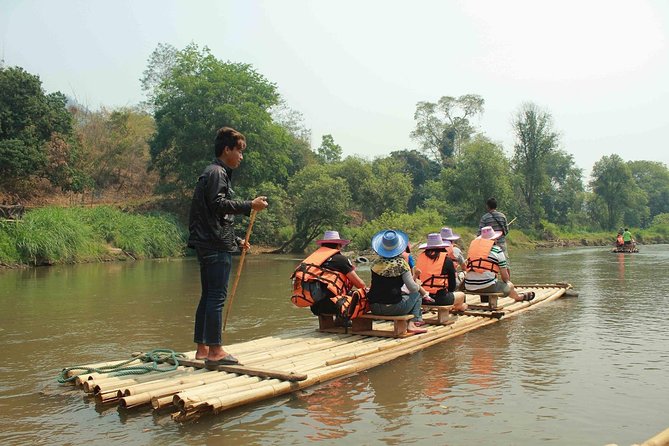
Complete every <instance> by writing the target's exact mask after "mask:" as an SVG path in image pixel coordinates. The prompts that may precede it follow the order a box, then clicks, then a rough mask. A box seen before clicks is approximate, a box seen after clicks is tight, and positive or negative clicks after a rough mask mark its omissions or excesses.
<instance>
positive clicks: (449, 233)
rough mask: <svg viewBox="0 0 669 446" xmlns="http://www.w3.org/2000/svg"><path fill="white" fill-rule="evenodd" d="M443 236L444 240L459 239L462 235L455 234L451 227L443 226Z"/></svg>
mask: <svg viewBox="0 0 669 446" xmlns="http://www.w3.org/2000/svg"><path fill="white" fill-rule="evenodd" d="M441 238H442V239H444V240H451V241H452V240H458V239H459V238H460V236H459V235H458V234H454V233H453V230H452V229H451V228H441Z"/></svg>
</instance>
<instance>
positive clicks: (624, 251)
mask: <svg viewBox="0 0 669 446" xmlns="http://www.w3.org/2000/svg"><path fill="white" fill-rule="evenodd" d="M611 252H619V253H621V254H633V253H635V252H639V248H637V247H634V248H632V249H629V248H625V247H624V246H616V247H615V248H613V249H612V250H611Z"/></svg>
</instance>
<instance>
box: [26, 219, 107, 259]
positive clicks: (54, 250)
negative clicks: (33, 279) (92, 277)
mask: <svg viewBox="0 0 669 446" xmlns="http://www.w3.org/2000/svg"><path fill="white" fill-rule="evenodd" d="M16 249H17V251H18V252H19V254H20V256H21V259H22V260H23V261H27V262H29V263H32V264H33V265H42V264H52V263H62V262H66V263H71V262H77V261H82V260H91V259H96V258H97V257H99V256H100V255H101V254H102V253H103V252H104V250H103V248H102V247H101V246H100V245H99V244H98V243H95V241H94V235H93V231H92V230H91V228H90V227H89V226H88V225H86V223H85V222H83V221H82V220H80V219H79V218H77V215H76V214H75V213H74V212H72V211H71V210H68V209H63V208H56V207H48V208H42V209H37V210H34V211H30V212H27V213H26V214H25V216H24V217H23V220H21V221H20V222H18V223H17V226H16Z"/></svg>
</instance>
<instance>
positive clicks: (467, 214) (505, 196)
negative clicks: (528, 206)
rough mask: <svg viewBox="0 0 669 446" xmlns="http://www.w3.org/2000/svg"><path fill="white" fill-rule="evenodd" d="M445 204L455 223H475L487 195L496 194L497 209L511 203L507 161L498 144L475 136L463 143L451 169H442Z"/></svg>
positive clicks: (506, 208)
mask: <svg viewBox="0 0 669 446" xmlns="http://www.w3.org/2000/svg"><path fill="white" fill-rule="evenodd" d="M442 181H443V184H444V191H445V194H446V195H445V197H443V199H444V201H445V204H444V207H445V208H446V207H447V206H448V207H447V208H448V209H451V210H452V212H453V213H454V215H452V216H450V217H452V218H455V219H456V220H457V222H458V223H461V224H467V225H477V224H478V222H479V219H480V217H481V214H482V213H483V212H485V209H484V205H485V202H486V200H487V199H488V198H490V197H495V198H497V202H498V203H499V206H500V210H502V209H504V210H505V212H507V213H508V211H507V210H508V209H509V205H510V204H511V201H512V200H511V197H512V194H511V180H510V167H509V161H508V159H507V158H506V156H505V155H504V150H503V149H502V147H501V146H499V145H498V144H495V143H494V142H492V141H490V140H489V139H487V138H486V137H484V136H481V135H479V136H477V137H476V138H474V139H473V140H472V141H470V142H468V143H467V144H465V145H464V146H463V148H462V151H461V153H460V155H459V156H458V157H457V158H456V162H455V166H454V168H453V169H446V170H444V171H442Z"/></svg>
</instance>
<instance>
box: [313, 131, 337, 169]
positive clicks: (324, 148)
mask: <svg viewBox="0 0 669 446" xmlns="http://www.w3.org/2000/svg"><path fill="white" fill-rule="evenodd" d="M316 153H317V154H318V159H319V160H320V161H321V162H322V163H325V164H332V163H336V162H337V161H340V160H341V154H342V150H341V146H340V145H339V144H336V143H335V142H334V138H333V137H332V135H323V139H322V142H321V145H320V146H319V147H318V151H317V152H316Z"/></svg>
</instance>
